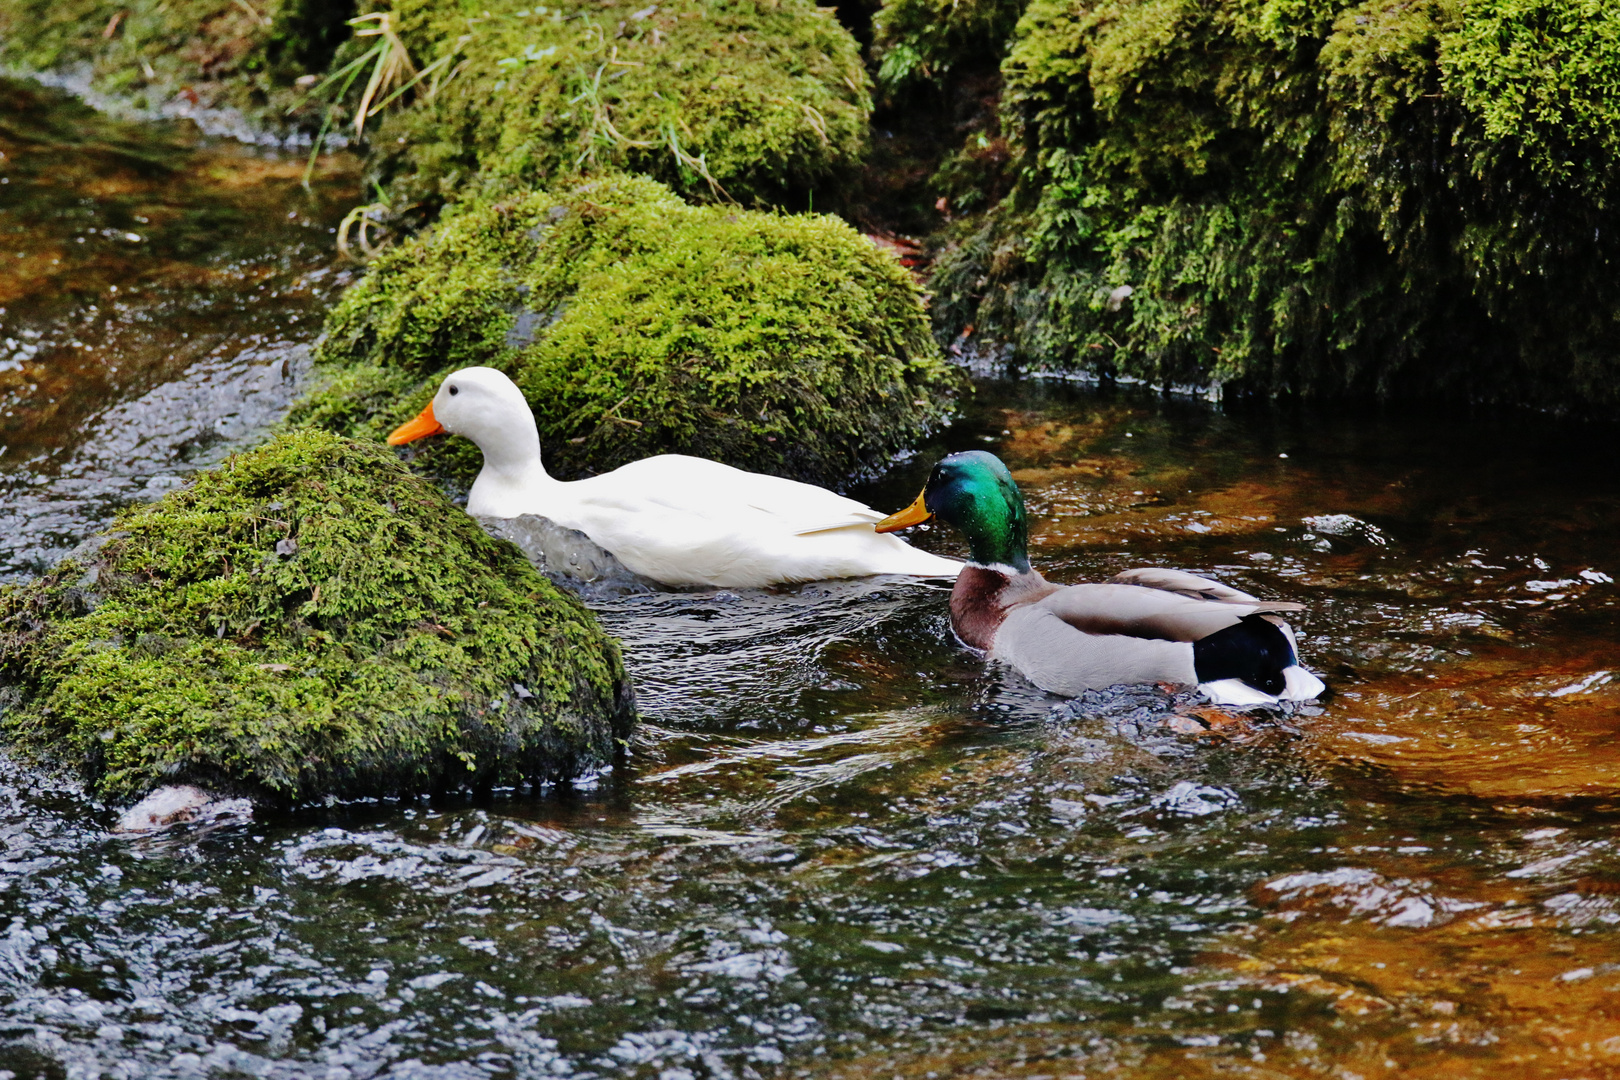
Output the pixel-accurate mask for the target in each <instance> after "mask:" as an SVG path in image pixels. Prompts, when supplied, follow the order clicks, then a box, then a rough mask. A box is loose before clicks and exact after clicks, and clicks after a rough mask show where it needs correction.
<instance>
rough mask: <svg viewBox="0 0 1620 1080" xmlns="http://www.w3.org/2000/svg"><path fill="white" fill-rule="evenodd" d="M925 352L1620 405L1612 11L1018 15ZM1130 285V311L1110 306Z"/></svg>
mask: <svg viewBox="0 0 1620 1080" xmlns="http://www.w3.org/2000/svg"><path fill="white" fill-rule="evenodd" d="M1003 74H1004V76H1005V79H1006V91H1005V95H1004V97H1003V108H1004V115H1003V122H1004V124H1005V125H1006V127H1007V128H1008V130H1009V131H1010V132H1011V133H1012V134H1013V135H1014V136H1015V144H1016V152H1017V155H1018V159H1017V162H1016V164H1017V166H1018V169H1019V175H1020V177H1021V187H1020V189H1019V190H1018V191H1017V192H1016V193H1015V195H1014V197H1013V198H1012V199H1011V200H1010V201H1009V202H1007V203H1005V204H1004V205H1003V206H1002V207H1001V208H1000V209H999V210H998V211H997V212H996V214H995V215H994V216H993V217H992V218H991V219H990V220H989V222H988V224H987V225H986V226H985V227H983V228H980V229H978V230H976V231H973V232H971V233H969V234H966V235H963V236H960V237H958V238H957V241H956V243H954V244H953V245H951V246H950V248H949V249H948V250H947V251H946V252H945V254H944V257H943V258H942V259H941V260H940V261H939V262H938V263H937V264H936V267H937V274H936V277H935V280H934V286H935V289H936V291H937V293H938V294H939V300H938V301H937V302H936V305H935V312H936V313H937V314H938V316H939V317H940V320H941V327H940V328H941V330H942V331H943V332H946V333H953V332H956V331H958V330H960V329H962V328H964V327H965V326H967V325H968V324H974V325H975V326H976V327H977V328H978V329H979V330H980V331H988V332H990V333H992V334H1001V335H1004V336H1007V337H1010V338H1012V339H1013V340H1015V341H1016V342H1017V343H1018V345H1019V347H1020V350H1021V352H1022V353H1023V355H1024V358H1025V360H1026V361H1028V362H1030V363H1034V364H1037V365H1047V366H1056V367H1090V368H1093V369H1097V370H1101V371H1104V372H1117V373H1122V374H1128V375H1134V376H1138V377H1141V378H1146V379H1151V380H1153V381H1155V382H1159V381H1165V382H1182V381H1206V380H1211V379H1213V380H1216V381H1222V382H1235V383H1236V384H1238V385H1239V386H1243V387H1248V388H1250V389H1253V390H1257V391H1261V392H1277V391H1283V390H1296V391H1300V392H1303V393H1309V394H1319V395H1339V394H1351V395H1357V396H1360V395H1384V396H1404V397H1417V396H1431V395H1443V396H1449V397H1469V398H1494V399H1499V400H1504V401H1531V402H1537V403H1543V404H1569V403H1574V402H1586V403H1589V404H1592V405H1598V406H1611V405H1613V404H1614V403H1617V402H1620V298H1617V296H1616V294H1615V293H1614V291H1613V290H1612V289H1611V288H1609V285H1608V282H1609V280H1610V278H1611V277H1612V273H1613V267H1614V265H1615V263H1616V261H1617V259H1620V230H1617V229H1615V228H1614V227H1613V221H1612V211H1611V208H1612V207H1613V206H1614V205H1615V203H1616V200H1617V198H1620V161H1617V158H1616V153H1617V151H1620V98H1617V97H1616V95H1615V94H1614V93H1613V88H1614V87H1615V86H1616V85H1620V11H1617V10H1616V9H1614V8H1612V7H1609V6H1605V5H1601V4H1593V3H1589V2H1586V0H1470V2H1467V3H1460V2H1452V0H1364V2H1347V0H1291V2H1287V3H1263V4H1261V3H1251V2H1248V0H1215V2H1208V0H1107V2H1102V3H1094V4H1073V3H1069V2H1067V0H1034V2H1033V3H1032V4H1031V6H1030V7H1029V9H1028V11H1027V12H1026V13H1025V14H1024V16H1023V18H1022V20H1021V22H1020V24H1019V29H1018V33H1017V37H1016V41H1015V44H1014V47H1013V49H1012V51H1011V53H1010V54H1009V56H1008V59H1007V61H1006V63H1005V64H1004V66H1003ZM1126 286H1129V287H1130V288H1129V290H1126V289H1125V287H1126Z"/></svg>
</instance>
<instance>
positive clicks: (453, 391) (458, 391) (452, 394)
mask: <svg viewBox="0 0 1620 1080" xmlns="http://www.w3.org/2000/svg"><path fill="white" fill-rule="evenodd" d="M459 393H461V391H460V390H458V389H457V388H456V387H454V386H452V387H451V388H450V396H451V397H455V396H456V395H457V394H459Z"/></svg>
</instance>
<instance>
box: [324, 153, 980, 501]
mask: <svg viewBox="0 0 1620 1080" xmlns="http://www.w3.org/2000/svg"><path fill="white" fill-rule="evenodd" d="M318 360H319V362H320V363H321V365H322V366H323V367H324V369H325V370H326V371H328V372H329V373H331V375H332V378H333V381H332V383H331V384H330V385H329V386H328V387H327V388H326V389H325V390H323V391H319V392H317V393H316V394H315V395H314V396H312V397H311V398H310V399H309V400H308V401H307V402H306V403H305V404H304V406H303V407H302V409H301V410H300V411H299V412H298V413H296V414H295V416H294V422H295V423H305V424H315V425H318V426H322V427H326V428H330V429H333V430H337V431H340V432H342V433H344V434H351V435H354V436H355V437H357V438H364V439H372V440H380V439H381V438H382V436H383V435H384V434H386V433H387V431H388V430H389V429H391V428H392V427H394V426H395V425H397V424H398V423H400V422H402V421H404V420H406V419H409V418H410V417H411V416H414V415H415V414H416V412H417V411H418V410H420V409H421V408H422V406H423V405H424V404H425V402H426V401H427V400H428V399H429V398H430V397H431V396H432V394H433V392H434V391H435V390H436V389H437V387H438V384H439V381H440V379H441V378H442V377H443V376H444V375H445V374H447V373H448V372H450V371H454V370H456V369H457V368H461V367H466V366H469V365H474V364H487V365H489V366H492V367H497V368H500V369H502V370H504V371H506V372H507V373H508V374H510V375H511V376H512V377H513V379H514V380H515V381H516V382H517V383H518V385H519V386H521V387H522V388H523V391H524V393H525V395H526V396H527V397H528V399H529V401H530V403H531V404H532V405H533V407H534V410H535V416H536V419H537V421H538V423H539V427H540V438H541V443H542V445H543V446H544V448H545V454H546V462H547V466H548V467H549V468H550V469H552V470H553V471H554V472H556V473H558V474H560V475H564V476H568V475H579V474H581V473H585V472H588V471H605V470H607V469H611V468H614V467H617V466H618V465H621V464H623V463H625V462H627V461H633V460H636V459H638V458H642V457H646V456H648V455H649V454H656V453H666V452H679V453H689V454H696V455H699V456H703V457H712V458H716V459H718V460H721V461H726V462H729V463H731V464H734V465H737V466H740V467H743V468H749V469H755V470H758V471H762V472H770V473H775V474H778V475H786V476H794V477H799V478H803V479H808V480H812V481H816V482H820V483H826V484H834V485H837V484H842V483H844V482H846V481H847V480H848V479H849V478H850V477H851V476H852V475H854V474H857V473H860V472H862V471H864V470H872V469H877V468H881V467H882V466H883V465H884V464H885V463H886V462H887V460H888V458H889V457H890V456H891V455H892V454H893V453H895V452H896V451H898V450H900V449H902V448H904V447H906V446H908V445H910V443H911V442H912V441H913V440H914V439H915V438H917V437H918V436H919V435H920V434H922V433H923V432H924V431H925V430H927V429H929V428H930V427H932V426H935V425H937V424H939V423H941V422H942V421H943V420H944V419H945V418H946V417H947V416H948V415H949V413H950V412H951V410H952V405H953V398H954V394H955V392H956V391H957V389H958V387H959V385H960V377H959V376H958V375H957V373H956V372H955V371H954V370H953V369H951V368H950V367H949V366H947V365H946V364H945V363H944V362H943V361H942V360H941V359H940V356H939V351H938V348H937V346H936V345H935V344H934V341H933V339H932V337H931V336H930V334H929V328H928V320H927V316H926V314H925V313H924V310H923V307H922V302H921V295H920V293H919V291H918V289H917V286H916V284H915V283H914V282H913V281H912V279H911V276H910V275H909V274H908V273H907V272H906V270H905V269H903V268H902V267H901V266H900V265H899V264H898V262H897V261H896V260H895V259H894V257H893V256H892V255H889V254H887V253H885V252H880V251H879V250H877V249H876V248H875V247H874V246H873V245H872V244H871V243H870V242H869V241H867V240H866V239H864V238H863V237H861V236H860V235H859V234H858V233H856V232H855V231H854V230H853V229H851V228H850V227H849V226H847V225H845V224H844V223H843V222H841V221H838V220H837V219H836V218H831V217H815V216H806V215H799V216H786V215H780V214H774V213H764V212H759V211H744V210H735V209H730V208H727V207H723V206H690V205H688V204H686V203H684V202H682V201H681V199H679V198H678V197H676V196H675V195H674V194H673V193H671V192H670V191H669V190H668V189H667V188H664V187H662V186H661V185H659V184H657V183H654V182H653V181H651V180H647V179H643V178H636V177H622V176H621V177H609V178H604V179H601V180H596V181H590V182H587V183H584V184H582V185H579V186H576V187H574V188H571V189H566V190H562V191H560V192H559V193H557V194H548V193H544V192H542V193H537V194H532V195H528V196H524V197H521V198H516V199H512V200H510V201H480V202H476V203H471V204H466V205H459V206H454V207H451V208H450V209H448V210H447V211H446V213H445V216H444V218H443V219H442V220H441V221H440V222H439V224H438V225H437V226H435V227H434V228H433V229H432V230H431V231H429V232H427V233H424V234H422V235H421V236H419V237H417V238H415V239H413V240H410V241H408V242H406V243H403V244H401V245H399V246H397V247H395V248H392V249H390V250H389V251H387V252H385V253H384V254H383V255H382V256H381V257H379V258H378V259H377V260H376V261H375V262H374V263H373V264H372V265H371V268H370V271H369V273H368V274H367V276H366V277H365V278H364V279H363V280H361V281H360V282H359V283H357V284H356V285H355V286H353V287H352V288H351V289H350V290H349V292H348V293H347V294H346V295H345V296H344V298H343V301H342V303H341V304H339V305H338V307H337V308H336V309H335V310H334V311H333V312H332V315H331V317H330V319H329V321H328V324H327V332H326V337H325V338H324V339H323V342H322V345H321V347H320V350H319V354H318ZM449 444H450V445H448V446H445V447H436V448H434V449H433V450H431V451H429V455H430V457H429V462H430V467H431V468H433V469H435V470H436V471H438V472H440V473H441V474H448V475H452V476H459V477H460V478H462V479H470V477H471V475H472V474H473V472H474V471H475V466H476V461H477V450H476V449H474V448H472V447H471V446H470V445H469V444H467V443H466V442H465V441H464V440H449Z"/></svg>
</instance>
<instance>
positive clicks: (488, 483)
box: [467, 423, 563, 517]
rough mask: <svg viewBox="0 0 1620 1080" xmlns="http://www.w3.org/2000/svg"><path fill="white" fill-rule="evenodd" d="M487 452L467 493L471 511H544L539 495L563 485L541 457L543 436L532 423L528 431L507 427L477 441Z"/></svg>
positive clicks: (508, 514)
mask: <svg viewBox="0 0 1620 1080" xmlns="http://www.w3.org/2000/svg"><path fill="white" fill-rule="evenodd" d="M474 441H475V442H477V443H478V448H479V449H480V450H482V451H483V453H484V467H483V469H481V470H480V471H479V473H478V479H477V480H476V481H475V482H474V483H473V486H472V491H470V492H469V493H468V495H467V512H468V513H469V514H474V515H479V516H489V517H515V516H517V515H518V514H523V513H539V512H541V511H540V510H539V509H538V508H537V507H536V506H535V505H533V503H534V499H535V496H537V495H543V494H545V493H546V492H549V491H552V490H554V489H556V488H558V487H561V486H562V484H563V482H562V481H561V480H555V479H553V478H552V477H551V475H550V474H549V473H547V472H546V467H545V465H544V464H542V463H541V460H540V435H539V433H538V432H536V431H535V430H534V427H533V425H532V423H531V424H530V425H529V429H528V430H527V431H523V430H521V429H519V430H516V431H514V430H511V429H508V430H504V431H501V432H500V433H499V435H498V437H494V438H488V439H483V440H477V439H475V440H474Z"/></svg>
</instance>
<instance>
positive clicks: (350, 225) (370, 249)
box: [337, 202, 388, 262]
mask: <svg viewBox="0 0 1620 1080" xmlns="http://www.w3.org/2000/svg"><path fill="white" fill-rule="evenodd" d="M387 209H388V204H387V203H382V202H374V203H366V204H365V205H364V206H357V207H355V208H354V209H353V210H350V211H349V212H348V213H347V214H345V215H344V216H343V220H342V221H341V222H339V223H338V230H337V249H338V254H339V255H340V256H342V257H343V258H345V259H354V260H356V261H357V262H363V261H365V260H366V259H369V258H371V257H372V256H373V255H375V254H377V245H376V244H374V243H372V240H371V230H372V229H378V230H381V229H382V228H383V226H382V224H381V223H380V222H379V221H377V219H376V218H374V217H372V215H373V214H379V215H380V214H381V213H383V212H384V211H385V210H387ZM351 231H352V232H353V234H354V237H355V239H356V240H357V241H359V244H360V251H361V253H362V254H360V255H356V254H355V253H354V250H353V249H352V248H350V246H349V234H350V232H351Z"/></svg>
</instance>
